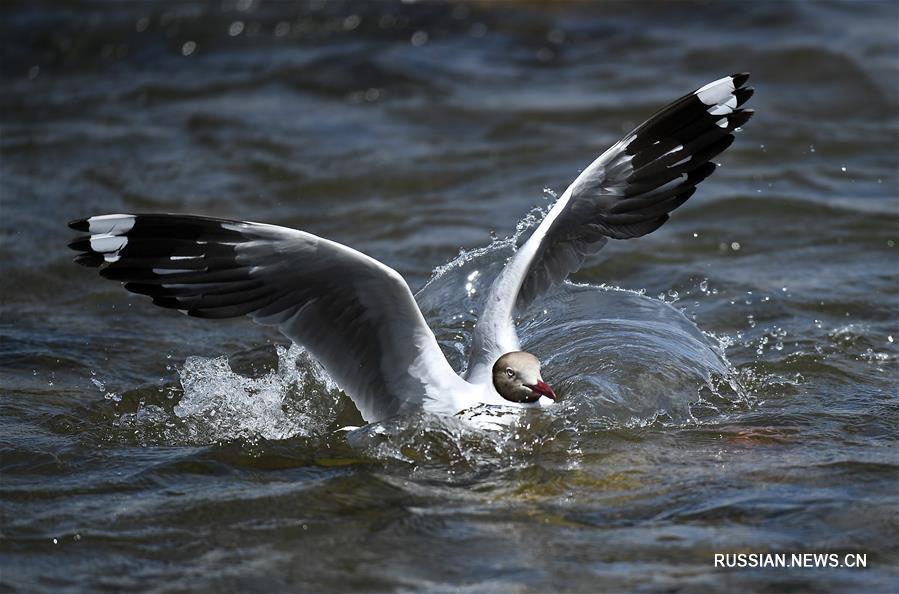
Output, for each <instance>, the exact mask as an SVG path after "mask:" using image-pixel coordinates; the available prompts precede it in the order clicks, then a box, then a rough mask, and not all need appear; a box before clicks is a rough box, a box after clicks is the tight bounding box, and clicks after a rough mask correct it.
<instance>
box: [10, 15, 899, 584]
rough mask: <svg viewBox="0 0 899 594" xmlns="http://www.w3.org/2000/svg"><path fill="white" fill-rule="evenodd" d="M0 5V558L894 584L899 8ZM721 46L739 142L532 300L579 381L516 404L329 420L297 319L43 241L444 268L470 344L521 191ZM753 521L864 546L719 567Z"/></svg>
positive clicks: (148, 565)
mask: <svg viewBox="0 0 899 594" xmlns="http://www.w3.org/2000/svg"><path fill="white" fill-rule="evenodd" d="M0 10H2V12H0V15H2V16H0V20H2V31H0V39H2V41H0V47H2V56H0V72H2V99H0V102H2V106H0V150H2V152H0V209H2V212H0V214H2V216H0V230H2V237H3V248H4V255H5V257H4V258H3V269H2V272H3V275H2V276H3V283H2V309H0V339H2V344H0V372H2V378H3V380H2V382H3V383H2V387H3V390H2V394H3V397H2V401H0V406H2V419H0V444H2V445H0V448H2V450H0V467H2V479H0V509H2V526H0V547H2V566H0V584H2V588H0V589H3V590H4V591H7V590H8V591H22V592H30V591H51V590H52V591H72V592H74V591H159V592H173V591H216V592H220V591H255V592H272V591H316V592H318V591H450V590H452V591H466V592H488V591H489V592H548V591H578V592H594V591H625V590H632V591H647V592H662V591H664V592H670V591H698V590H703V591H715V592H732V591H747V590H751V591H766V592H767V591H771V592H786V591H816V592H895V591H897V581H899V555H897V553H899V547H897V544H896V543H897V542H899V540H897V533H899V519H897V517H899V515H897V491H899V488H897V486H899V481H897V478H899V475H897V469H899V459H897V450H896V435H897V422H899V397H897V364H896V360H897V356H899V343H897V341H899V327H897V323H896V311H897V305H899V303H897V293H899V291H897V272H899V270H897V268H899V266H897V258H896V248H895V242H896V241H897V234H899V233H897V230H899V226H897V223H899V209H897V207H899V180H897V165H899V141H897V138H899V123H897V113H899V112H897V97H899V88H897V81H899V78H897V77H899V69H897V67H899V34H897V24H899V5H897V4H896V3H895V2H883V3H874V2H852V3H846V4H831V3H818V2H796V3H793V2H762V3H755V4H750V3H723V2H722V3H713V2H697V3H683V2H679V3H667V4H647V3H641V4H617V3H605V2H604V3H592V4H577V5H565V4H549V3H540V2H527V3H513V2H504V3H497V4H489V3H473V4H459V5H446V4H438V3H419V4H388V3H380V2H371V3H343V2H318V3H300V4H293V3H290V4H288V3H276V2H257V1H250V0H246V1H244V0H240V1H232V0H225V1H224V2H212V3H208V4H207V3H199V2H198V3H184V4H176V3H173V2H165V3H161V4H150V5H145V4H141V3H113V4H105V3H92V2H64V3H63V2H61V3H52V2H43V3H24V2H23V3H13V4H8V3H6V4H4V6H3V8H2V9H0ZM741 70H750V71H752V72H753V83H754V86H755V87H756V89H757V92H756V96H755V97H754V98H753V100H752V103H753V107H755V109H756V110H757V114H756V117H755V118H754V119H753V120H752V122H750V124H749V125H748V126H747V129H746V130H745V132H744V133H743V134H741V135H740V136H739V137H738V139H737V142H736V143H735V144H734V146H733V147H732V148H731V149H730V150H729V151H728V152H727V153H726V154H725V155H724V156H723V157H722V158H721V161H722V162H723V167H721V168H720V169H719V171H718V172H717V173H716V174H715V175H714V176H713V177H712V178H711V179H709V180H708V181H707V182H705V183H704V184H703V185H702V187H701V189H700V191H699V192H698V194H697V195H696V196H695V197H694V198H693V199H692V200H691V201H690V202H689V203H688V204H687V205H685V206H684V207H683V208H682V209H681V210H679V211H678V212H677V213H676V214H675V216H674V218H673V220H672V221H671V222H670V223H669V224H667V225H666V226H665V227H663V228H662V229H661V230H659V231H658V232H656V233H655V234H653V235H652V236H651V237H647V238H643V239H641V240H638V241H632V242H626V243H622V242H613V244H612V245H610V246H609V247H607V248H606V249H605V250H604V251H603V253H602V254H601V256H600V257H597V258H596V259H595V260H593V261H591V263H590V265H589V266H587V267H586V268H585V269H584V270H582V271H581V272H580V273H579V274H577V275H576V277H575V278H574V279H573V280H574V281H576V283H577V284H576V285H570V286H567V287H565V288H564V289H562V290H561V291H560V292H558V293H556V294H554V295H552V296H551V297H550V298H548V299H547V300H546V301H544V302H543V303H541V304H537V305H536V306H535V307H534V308H533V311H530V312H528V313H527V314H526V315H525V316H524V318H523V319H522V321H521V332H522V336H523V339H524V342H525V345H526V346H527V347H528V348H530V349H532V350H533V351H534V352H536V353H538V354H539V355H540V356H541V357H542V358H543V359H544V361H545V367H544V375H545V376H546V377H547V379H548V380H550V381H551V382H552V383H554V385H555V386H556V387H557V388H558V391H559V392H560V393H561V394H563V396H564V397H565V400H564V403H563V404H562V405H560V406H559V407H557V409H556V410H554V411H553V412H552V413H549V414H545V415H538V416H532V417H526V418H523V419H522V420H521V422H520V424H519V425H518V426H517V427H514V428H512V429H510V430H508V431H506V432H493V433H490V432H477V431H474V430H472V429H470V428H467V427H466V426H465V425H464V424H462V423H460V422H457V421H441V420H439V419H429V418H412V419H398V420H394V421H391V422H388V423H386V424H384V425H381V426H375V427H366V428H363V429H361V430H357V431H354V432H349V433H348V432H338V431H335V429H337V428H339V427H342V426H345V425H354V424H359V422H360V420H359V418H358V414H357V413H355V411H354V410H353V407H352V404H351V403H349V402H348V400H347V399H346V398H345V397H342V396H341V395H340V394H339V392H337V391H336V390H335V389H334V387H333V385H331V384H330V383H329V380H328V378H327V377H326V376H325V375H323V374H322V373H321V372H320V370H318V369H317V367H316V366H315V364H314V363H312V362H310V361H309V360H308V358H307V357H306V356H305V354H304V353H303V352H302V351H301V349H298V348H293V349H290V350H288V349H287V348H286V347H287V345H286V342H285V341H284V339H283V338H282V337H280V336H278V335H277V334H275V333H274V332H272V331H271V330H269V329H264V328H260V327H257V326H253V325H252V324H250V323H249V322H248V321H245V320H234V321H228V322H219V323H210V322H205V321H202V320H194V319H186V318H183V317H182V316H178V315H177V314H173V313H172V312H167V311H161V310H157V309H155V308H153V307H151V306H150V305H149V303H148V302H146V301H144V300H142V299H140V298H137V297H133V296H129V295H128V294H126V293H125V292H124V291H122V290H121V289H120V288H119V287H118V286H116V285H115V284H112V283H108V282H103V281H101V280H100V279H98V278H96V275H94V274H92V273H91V272H90V271H87V270H84V269H80V268H78V267H76V266H74V265H72V264H71V263H70V254H69V253H67V250H66V249H65V244H66V242H67V240H68V239H69V238H70V233H69V231H68V230H67V229H66V227H65V222H66V221H68V220H69V219H73V218H76V217H82V216H86V215H90V214H98V213H106V212H147V211H170V212H192V213H201V214H208V215H217V216H226V217H234V218H241V219H252V220H257V221H266V222H273V223H279V224H284V225H289V226H294V227H299V228H303V229H306V230H308V231H311V232H314V233H317V234H320V235H324V236H327V237H329V238H332V239H335V240H338V241H342V242H345V243H348V244H351V245H353V246H354V247H357V248H359V249H362V250H364V251H366V252H368V253H369V254H371V255H373V256H375V257H377V258H379V259H381V260H383V261H384V262H386V263H388V264H390V265H392V266H394V267H395V268H397V269H398V270H399V271H400V272H402V273H403V274H404V275H405V276H406V277H407V278H408V279H409V281H410V284H411V285H412V286H413V288H415V289H418V288H420V287H422V286H424V285H425V283H426V282H427V281H428V280H429V279H430V278H431V277H432V272H433V271H434V269H435V267H437V266H440V265H443V264H444V263H446V262H449V261H453V260H454V262H453V264H452V265H450V266H448V267H446V268H444V269H441V270H440V273H439V274H438V275H437V277H436V278H434V279H433V280H432V281H431V282H430V283H428V284H427V286H426V287H425V289H424V290H423V291H422V292H421V293H420V294H419V301H420V303H421V304H422V306H423V308H424V309H425V311H426V312H427V315H428V317H429V320H430V321H431V322H432V324H433V325H434V327H435V329H436V331H437V334H438V336H439V338H440V340H441V343H442V345H443V346H444V347H445V350H446V352H447V354H448V355H449V356H450V358H451V359H452V360H453V362H454V363H455V364H457V365H458V364H460V363H461V362H462V361H464V355H465V352H466V349H467V346H468V343H467V338H468V336H469V332H470V330H471V324H472V322H473V320H474V315H473V314H472V310H473V309H475V308H476V306H477V304H478V298H479V296H480V295H482V292H483V289H484V287H485V284H486V283H488V282H489V280H490V273H491V271H492V270H495V268H496V267H497V266H498V265H499V264H501V263H502V259H503V258H504V257H505V256H507V255H508V253H509V250H510V249H511V247H510V244H509V242H508V241H503V239H502V238H505V237H510V236H513V235H514V234H516V233H517V232H519V233H526V231H527V229H528V228H529V224H531V219H525V220H523V221H522V217H524V216H525V215H526V214H528V212H529V210H530V209H532V208H533V207H539V208H546V207H547V206H548V205H549V204H550V201H551V199H552V198H551V193H552V192H556V193H561V191H562V190H564V188H565V186H566V185H567V184H568V183H569V182H570V181H571V180H572V179H573V177H574V176H575V175H576V173H577V171H578V170H579V168H580V167H583V166H584V165H586V164H587V163H589V162H590V161H591V160H592V159H593V158H594V157H595V156H596V155H597V154H599V152H601V151H602V150H603V149H604V148H605V147H606V146H608V145H609V144H611V143H612V142H613V141H614V140H616V139H617V137H618V136H620V135H621V134H622V133H623V132H624V131H626V129H629V128H630V127H632V126H633V125H634V124H637V123H639V121H640V120H642V119H643V118H644V117H646V116H648V115H649V114H650V113H652V112H653V111H654V110H655V109H657V108H658V107H659V106H660V105H661V104H663V103H664V102H666V101H668V100H670V99H673V98H675V97H676V96H679V95H680V94H682V93H684V92H686V91H688V90H690V89H692V88H695V87H697V86H699V85H701V84H703V83H705V82H707V81H709V80H713V79H715V78H718V77H720V76H723V75H725V74H728V73H731V72H737V71H741ZM544 188H546V189H548V190H549V192H544ZM533 214H534V213H533V212H532V213H531V215H533ZM519 221H522V222H521V223H520V225H519ZM517 227H518V231H516V228H517ZM491 232H494V233H495V236H496V237H498V238H499V239H496V240H495V241H494V240H493V239H492V237H491ZM486 246H490V247H486ZM485 247H486V249H478V248H485ZM460 248H461V249H464V250H465V253H464V254H463V255H462V256H461V257H459V258H457V255H458V254H459V250H460ZM619 288H620V289H624V290H618V289H619ZM641 292H642V294H641ZM276 346H280V350H277V352H276ZM739 552H744V553H748V552H761V553H768V552H788V553H802V552H819V553H831V552H833V553H838V554H839V555H840V558H841V559H842V558H843V555H844V554H846V553H865V554H867V568H866V569H853V568H846V567H842V568H818V569H812V568H791V569H784V568H765V569H751V568H743V569H740V568H735V569H722V568H716V567H714V564H713V557H714V554H715V553H739Z"/></svg>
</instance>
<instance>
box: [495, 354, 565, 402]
mask: <svg viewBox="0 0 899 594" xmlns="http://www.w3.org/2000/svg"><path fill="white" fill-rule="evenodd" d="M493 387H494V388H496V391H497V392H499V395H500V396H502V397H503V398H505V399H506V400H509V401H511V402H537V401H538V400H540V397H541V396H546V397H547V398H549V399H550V400H555V399H556V393H555V392H553V389H552V388H550V387H549V386H548V385H546V382H544V381H543V378H542V377H540V360H539V359H538V358H537V357H535V356H534V355H532V354H530V353H525V352H524V351H514V352H511V353H506V354H505V355H503V356H502V357H500V358H499V359H497V360H496V363H494V364H493Z"/></svg>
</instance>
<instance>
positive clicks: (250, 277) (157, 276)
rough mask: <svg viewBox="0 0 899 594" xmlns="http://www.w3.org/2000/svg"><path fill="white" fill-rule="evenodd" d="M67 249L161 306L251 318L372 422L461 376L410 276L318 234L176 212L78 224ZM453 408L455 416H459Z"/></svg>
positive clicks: (204, 315)
mask: <svg viewBox="0 0 899 594" xmlns="http://www.w3.org/2000/svg"><path fill="white" fill-rule="evenodd" d="M70 226H71V227H72V228H73V229H76V230H78V231H84V232H87V233H89V234H90V235H86V236H83V237H80V238H78V239H76V240H75V241H73V242H72V243H71V244H69V245H70V247H71V248H72V249H75V250H78V251H80V252H82V253H81V254H79V255H78V256H77V257H76V258H75V261H76V262H78V263H80V264H84V265H86V266H92V267H99V268H100V275H101V276H103V277H105V278H108V279H112V280H117V281H121V282H123V283H124V284H125V288H126V289H127V290H129V291H131V292H133V293H140V294H143V295H149V296H150V297H152V298H153V303H155V304H156V305H160V306H162V307H168V308H171V309H177V310H179V311H181V312H182V313H185V314H187V315H190V316H197V317H201V318H230V317H235V316H240V315H244V314H246V315H249V316H250V317H252V318H253V319H254V320H255V321H257V322H260V323H262V324H270V325H275V326H278V328H279V329H280V330H281V332H283V333H284V334H285V335H286V336H287V337H289V338H290V339H291V340H294V341H296V342H298V343H300V344H302V345H304V346H305V347H306V348H308V349H309V351H310V352H311V353H312V355H314V356H315V357H316V358H317V359H318V360H319V361H320V362H321V363H322V364H323V365H324V366H325V368H326V369H327V370H328V373H330V374H331V376H332V377H333V378H334V380H335V381H336V382H337V384H338V385H339V386H340V387H341V388H342V389H343V390H344V391H345V392H346V393H347V395H348V396H350V398H352V400H353V402H354V403H355V404H356V406H357V407H358V408H359V411H360V412H361V413H362V416H363V417H364V418H365V419H366V420H367V421H377V420H380V419H384V418H386V417H389V416H392V415H394V414H397V413H400V412H404V411H405V410H407V409H412V408H419V407H421V406H423V404H424V400H426V399H428V398H436V397H437V395H438V394H439V393H440V392H443V394H446V390H447V389H448V388H450V389H451V387H452V386H451V385H449V386H448V384H452V382H453V381H461V379H460V378H459V377H458V376H457V375H456V374H455V373H454V372H453V370H452V368H451V367H450V365H449V363H447V361H446V359H445V358H444V356H443V353H442V352H441V351H440V347H439V346H438V345H437V341H436V340H435V338H434V334H433V333H432V332H431V329H430V328H428V325H427V323H426V322H425V320H424V317H423V316H422V315H421V312H420V311H419V309H418V306H417V305H416V303H415V300H414V298H413V297H412V293H411V292H410V291H409V287H408V285H407V284H406V282H405V281H404V280H403V278H402V277H401V276H400V275H399V273H397V272H396V271H395V270H393V269H392V268H389V267H388V266H385V265H384V264H381V263H380V262H378V261H377V260H375V259H373V258H370V257H368V256H366V255H364V254H362V253H360V252H357V251H355V250H353V249H350V248H348V247H346V246H344V245H341V244H339V243H335V242H333V241H328V240H326V239H322V238H320V237H316V236H315V235H312V234H310V233H305V232H303V231H297V230H294V229H288V228H285V227H277V226H274V225H263V224H259V223H247V222H241V221H228V220H223V219H213V218H207V217H197V216H184V215H169V214H147V215H131V214H114V215H104V216H97V217H91V218H89V219H83V220H79V221H74V222H72V223H70ZM455 412H456V411H455V410H452V411H450V414H453V413H455Z"/></svg>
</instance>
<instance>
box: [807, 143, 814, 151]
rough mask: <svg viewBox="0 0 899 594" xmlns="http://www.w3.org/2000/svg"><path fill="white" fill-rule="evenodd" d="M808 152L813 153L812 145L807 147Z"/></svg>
mask: <svg viewBox="0 0 899 594" xmlns="http://www.w3.org/2000/svg"><path fill="white" fill-rule="evenodd" d="M808 152H810V153H813V152H815V145H813V144H810V145H808Z"/></svg>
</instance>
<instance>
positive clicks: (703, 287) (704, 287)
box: [699, 278, 709, 293]
mask: <svg viewBox="0 0 899 594" xmlns="http://www.w3.org/2000/svg"><path fill="white" fill-rule="evenodd" d="M699 290H700V291H702V292H703V293H708V291H709V280H708V279H706V278H704V279H702V281H701V282H700V283H699Z"/></svg>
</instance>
